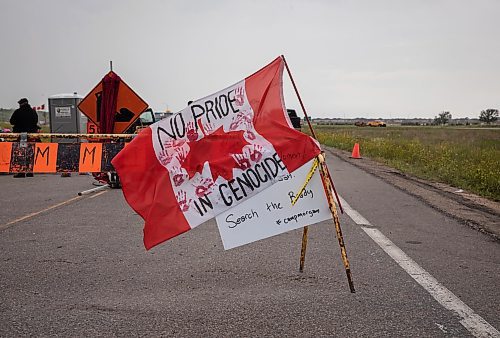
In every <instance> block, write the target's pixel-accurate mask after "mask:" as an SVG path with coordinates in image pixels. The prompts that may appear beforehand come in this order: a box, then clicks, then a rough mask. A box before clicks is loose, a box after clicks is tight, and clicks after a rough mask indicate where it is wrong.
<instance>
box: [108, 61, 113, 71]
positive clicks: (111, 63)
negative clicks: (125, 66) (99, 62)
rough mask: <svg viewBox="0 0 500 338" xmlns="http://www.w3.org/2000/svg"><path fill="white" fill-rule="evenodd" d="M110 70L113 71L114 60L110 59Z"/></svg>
mask: <svg viewBox="0 0 500 338" xmlns="http://www.w3.org/2000/svg"><path fill="white" fill-rule="evenodd" d="M109 70H110V71H113V61H111V60H110V61H109Z"/></svg>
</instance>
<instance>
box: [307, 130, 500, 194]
mask: <svg viewBox="0 0 500 338" xmlns="http://www.w3.org/2000/svg"><path fill="white" fill-rule="evenodd" d="M314 129H315V131H316V134H317V136H318V139H319V141H320V142H321V143H322V144H325V145H327V146H332V147H335V148H338V149H343V150H347V151H351V150H352V148H353V146H354V143H356V142H357V143H359V145H360V150H361V155H362V156H367V157H370V158H372V159H374V160H377V161H379V162H382V163H384V164H386V165H389V166H391V167H394V168H397V169H399V170H401V171H403V172H405V173H409V174H411V175H414V176H417V177H420V178H424V179H427V180H431V181H436V182H442V183H446V184H449V185H452V186H455V187H458V188H462V189H464V190H468V191H471V192H474V193H476V194H478V195H481V196H484V197H487V198H490V199H493V200H496V201H500V129H498V128H497V129H487V128H465V127H464V128H450V127H387V128H373V127H354V126H316V127H315V128H314Z"/></svg>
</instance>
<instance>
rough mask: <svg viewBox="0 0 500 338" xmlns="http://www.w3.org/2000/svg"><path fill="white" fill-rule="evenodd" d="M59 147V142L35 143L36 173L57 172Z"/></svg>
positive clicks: (34, 169) (34, 170) (34, 166)
mask: <svg viewBox="0 0 500 338" xmlns="http://www.w3.org/2000/svg"><path fill="white" fill-rule="evenodd" d="M57 148H58V144H57V143H35V153H34V161H33V162H34V163H33V172H34V173H55V172H56V164H57Z"/></svg>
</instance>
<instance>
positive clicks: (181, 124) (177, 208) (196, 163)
mask: <svg viewBox="0 0 500 338" xmlns="http://www.w3.org/2000/svg"><path fill="white" fill-rule="evenodd" d="M283 69H284V60H283V58H281V57H278V58H276V59H275V60H274V61H273V62H271V63H270V64H269V65H267V66H266V67H264V68H262V69H261V70H259V71H258V72H256V73H254V74H253V75H251V76H249V77H247V78H245V79H244V80H242V81H240V82H238V83H236V84H234V85H232V86H229V87H227V88H226V89H224V90H221V91H219V92H217V93H215V94H212V95H209V96H207V97H205V98H202V99H199V100H197V101H195V102H193V103H192V104H191V105H190V106H189V107H186V108H185V109H183V110H182V111H180V112H178V113H176V114H174V115H173V116H171V117H170V118H169V119H164V120H161V121H159V122H157V123H155V124H153V125H151V126H150V127H149V128H147V129H145V130H144V131H142V132H141V133H140V134H139V135H138V136H137V137H136V138H135V139H134V140H133V141H132V142H131V143H130V144H129V145H128V146H127V147H125V148H124V149H123V150H122V151H121V152H120V153H119V154H118V155H117V156H116V157H115V158H114V159H113V161H112V164H113V166H114V167H115V168H116V170H117V172H118V173H119V175H120V180H121V183H122V187H123V193H124V195H125V198H126V200H127V202H128V203H129V204H130V206H131V207H132V208H133V209H134V210H135V211H136V212H137V213H138V214H139V215H141V216H142V218H144V220H145V226H144V244H145V247H146V248H147V249H149V248H151V247H153V246H155V245H157V244H159V243H161V242H163V241H165V240H167V239H170V238H172V237H174V236H177V235H179V234H181V233H183V232H186V231H188V230H190V229H192V228H194V227H196V226H198V225H199V224H201V223H203V222H205V221H207V220H209V219H211V218H213V217H215V216H217V215H218V214H220V213H221V212H223V211H225V210H228V209H230V208H232V207H234V206H236V205H238V204H239V203H241V202H242V201H244V200H246V199H248V198H250V197H251V196H254V195H256V194H258V193H260V192H261V191H263V190H264V189H266V188H267V187H269V186H270V185H272V184H273V183H275V182H277V180H278V178H279V177H281V176H283V175H287V174H289V173H291V172H293V171H294V170H296V169H297V168H299V167H301V166H302V165H303V164H305V163H306V162H308V161H309V160H311V159H312V158H314V157H315V156H316V155H318V154H319V152H320V148H319V145H318V144H317V142H316V141H315V140H314V139H312V138H311V137H309V136H307V135H305V134H303V133H301V132H299V131H296V130H295V129H293V127H292V124H291V122H290V120H289V118H288V114H287V112H286V108H285V105H284V100H283V85H282V75H283Z"/></svg>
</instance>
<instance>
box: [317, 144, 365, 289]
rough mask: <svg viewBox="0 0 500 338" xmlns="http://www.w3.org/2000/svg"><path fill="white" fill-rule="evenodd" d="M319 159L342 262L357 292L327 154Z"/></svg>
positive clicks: (352, 287)
mask: <svg viewBox="0 0 500 338" xmlns="http://www.w3.org/2000/svg"><path fill="white" fill-rule="evenodd" d="M318 159H319V172H320V174H321V181H322V182H323V188H324V190H325V195H326V199H327V201H328V207H329V208H330V212H331V213H332V216H333V223H334V224H335V231H336V233H337V239H338V241H339V246H340V254H341V256H342V262H343V263H344V268H345V272H346V275H347V282H348V283H349V289H350V290H351V292H352V293H354V292H356V291H355V290H354V283H353V281H352V275H351V268H350V265H349V259H348V258H347V252H346V248H345V244H344V237H343V236H342V229H341V228H340V219H339V215H338V213H337V207H336V206H335V200H334V199H333V195H332V186H331V184H330V180H329V178H328V167H327V166H326V162H325V156H324V154H323V153H321V154H319V155H318Z"/></svg>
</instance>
